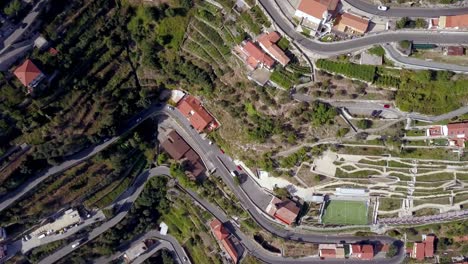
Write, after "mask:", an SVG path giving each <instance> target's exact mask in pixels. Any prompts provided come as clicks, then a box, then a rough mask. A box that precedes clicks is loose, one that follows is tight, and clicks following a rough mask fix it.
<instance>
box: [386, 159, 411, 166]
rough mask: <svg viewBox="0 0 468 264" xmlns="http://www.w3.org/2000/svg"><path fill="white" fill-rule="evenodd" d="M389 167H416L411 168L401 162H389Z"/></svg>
mask: <svg viewBox="0 0 468 264" xmlns="http://www.w3.org/2000/svg"><path fill="white" fill-rule="evenodd" d="M388 166H389V167H397V168H413V167H414V166H411V165H408V164H405V163H401V162H398V161H393V160H391V161H389V162H388Z"/></svg>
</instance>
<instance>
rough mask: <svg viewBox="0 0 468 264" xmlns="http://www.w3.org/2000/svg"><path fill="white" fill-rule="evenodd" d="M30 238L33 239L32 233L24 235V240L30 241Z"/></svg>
mask: <svg viewBox="0 0 468 264" xmlns="http://www.w3.org/2000/svg"><path fill="white" fill-rule="evenodd" d="M30 239H31V236H30V235H25V236H24V237H23V241H28V240H30Z"/></svg>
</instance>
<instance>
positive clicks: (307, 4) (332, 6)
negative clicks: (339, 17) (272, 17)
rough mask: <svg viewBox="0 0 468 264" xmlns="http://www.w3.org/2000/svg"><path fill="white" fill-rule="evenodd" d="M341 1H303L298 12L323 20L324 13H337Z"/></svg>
mask: <svg viewBox="0 0 468 264" xmlns="http://www.w3.org/2000/svg"><path fill="white" fill-rule="evenodd" d="M339 2H340V0H302V1H301V3H300V4H299V6H298V7H297V9H298V10H300V11H302V12H304V13H306V14H308V15H310V16H313V17H315V18H318V19H322V18H323V13H324V12H325V11H328V12H329V13H332V14H333V13H335V11H336V9H337V8H338V3H339Z"/></svg>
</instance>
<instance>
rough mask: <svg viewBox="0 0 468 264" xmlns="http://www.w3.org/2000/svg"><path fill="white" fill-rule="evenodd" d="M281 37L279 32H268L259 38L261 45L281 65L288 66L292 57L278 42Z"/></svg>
mask: <svg viewBox="0 0 468 264" xmlns="http://www.w3.org/2000/svg"><path fill="white" fill-rule="evenodd" d="M280 39H281V36H280V34H279V33H278V32H276V31H273V32H270V33H268V32H266V33H263V34H262V35H260V36H259V37H258V38H257V41H258V44H259V45H260V47H261V48H262V49H263V50H264V51H265V52H266V53H268V55H270V56H271V57H272V58H273V59H275V60H276V61H277V62H279V63H280V64H281V65H283V66H286V65H287V64H288V63H289V61H290V59H289V57H288V56H286V54H285V53H284V51H283V50H282V49H280V47H278V45H276V43H277V42H278V41H279V40H280Z"/></svg>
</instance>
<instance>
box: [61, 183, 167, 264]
mask: <svg viewBox="0 0 468 264" xmlns="http://www.w3.org/2000/svg"><path fill="white" fill-rule="evenodd" d="M167 182H168V179H167V178H166V177H163V176H159V177H155V178H152V179H150V180H149V181H148V182H147V183H146V185H145V188H144V189H143V191H142V192H141V194H140V196H139V197H138V199H137V200H136V201H135V202H134V204H133V207H132V208H131V210H130V211H129V213H128V214H127V216H126V217H125V218H124V219H123V220H122V221H121V222H119V223H118V224H117V225H116V226H115V227H113V228H111V229H110V230H108V231H106V232H105V233H104V234H103V235H101V236H99V237H98V238H97V239H95V240H93V241H91V242H89V243H87V244H85V245H83V246H81V247H80V248H79V249H77V250H75V251H74V252H73V253H72V254H71V255H70V256H69V258H70V261H71V262H76V261H78V260H80V259H93V258H97V257H100V256H108V255H110V254H112V253H113V252H114V250H115V248H118V247H119V246H121V245H122V244H123V243H125V242H127V241H130V240H132V239H133V238H135V237H136V236H138V235H139V234H143V233H145V232H147V231H149V230H151V229H156V228H158V225H159V222H160V219H161V217H162V215H166V214H167V213H168V212H169V210H170V209H169V208H173V207H172V206H170V202H169V200H168V199H167V198H166V194H167V186H166V185H167ZM171 210H172V209H171ZM164 220H165V219H164ZM171 230H173V231H175V230H176V229H171Z"/></svg>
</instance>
